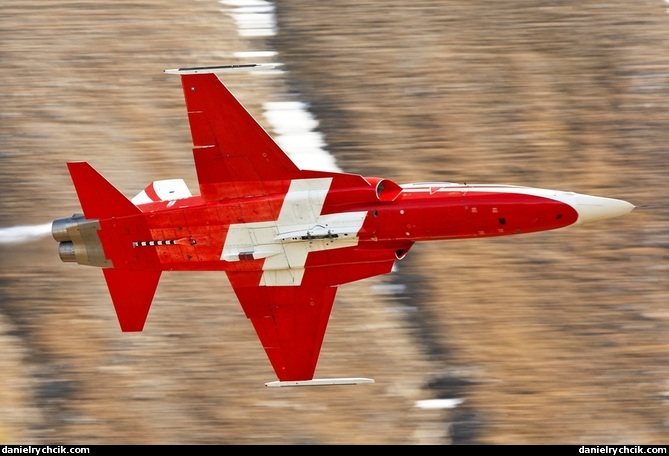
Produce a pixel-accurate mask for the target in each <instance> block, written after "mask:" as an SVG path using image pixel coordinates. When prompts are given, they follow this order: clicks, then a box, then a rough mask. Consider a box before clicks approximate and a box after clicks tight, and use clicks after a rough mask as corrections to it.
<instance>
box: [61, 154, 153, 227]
mask: <svg viewBox="0 0 669 456" xmlns="http://www.w3.org/2000/svg"><path fill="white" fill-rule="evenodd" d="M67 167H68V169H69V171H70V176H71V177H72V182H73V183H74V188H75V190H76V191H77V196H78V197H79V203H80V204H81V209H83V211H84V215H85V216H86V218H87V219H102V218H110V217H123V216H126V215H135V214H140V213H141V211H140V210H139V209H137V206H135V205H134V204H132V202H131V201H130V200H129V199H128V198H126V197H125V196H124V195H123V193H121V192H120V191H118V190H117V189H116V187H114V186H113V185H112V184H110V183H109V181H107V179H105V178H104V177H102V175H101V174H100V173H98V172H97V171H96V170H95V169H93V167H92V166H91V165H89V164H88V163H86V162H74V163H68V164H67Z"/></svg>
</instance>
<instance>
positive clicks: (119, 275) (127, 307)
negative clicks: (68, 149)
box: [67, 162, 161, 331]
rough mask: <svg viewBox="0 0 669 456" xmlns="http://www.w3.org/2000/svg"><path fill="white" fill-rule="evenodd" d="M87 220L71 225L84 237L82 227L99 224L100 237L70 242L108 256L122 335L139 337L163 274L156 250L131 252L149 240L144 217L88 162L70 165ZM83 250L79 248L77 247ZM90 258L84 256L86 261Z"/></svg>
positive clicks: (111, 291) (109, 279)
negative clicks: (128, 333)
mask: <svg viewBox="0 0 669 456" xmlns="http://www.w3.org/2000/svg"><path fill="white" fill-rule="evenodd" d="M67 166H68V169H69V170H70V176H71V177H72V182H73V183H74V187H75V189H76V191H77V195H78V196H79V202H80V203H81V208H82V209H83V212H84V217H85V220H83V221H78V220H74V219H73V220H72V223H75V224H76V225H77V226H72V227H69V229H68V231H72V232H74V233H77V232H80V231H81V229H82V227H83V224H84V223H86V222H89V223H90V220H91V219H97V221H98V224H96V225H95V228H96V230H97V231H96V232H94V233H88V235H87V236H81V237H80V236H74V237H71V239H70V242H72V243H73V244H74V248H75V250H76V249H77V248H78V249H79V250H81V251H84V252H88V251H96V252H97V251H99V250H104V256H105V257H106V258H107V259H108V260H110V262H111V264H113V266H114V267H113V268H109V267H104V268H103V269H102V272H103V273H104V277H105V280H106V282H107V288H108V289H109V294H110V295H111V299H112V302H113V303H114V309H115V311H116V316H117V317H118V321H119V324H120V325H121V330H122V331H141V330H142V329H144V323H145V322H146V317H147V316H148V314H149V308H150V307H151V302H152V301H153V296H154V295H155V293H156V289H157V287H158V281H159V280H160V275H161V271H160V269H159V264H158V263H159V261H158V258H157V256H156V254H155V252H154V251H153V250H149V249H135V248H133V240H146V239H150V236H151V231H150V229H149V226H148V223H147V221H146V218H145V217H144V216H143V214H142V212H141V211H140V210H139V209H138V208H137V206H135V205H134V204H133V203H132V202H131V201H130V200H129V199H128V198H126V197H125V196H124V195H123V194H122V193H121V192H119V191H118V190H117V189H116V188H115V187H114V186H113V185H112V184H110V183H109V181H107V180H106V179H105V178H104V177H102V176H101V175H100V174H99V173H98V172H97V171H95V169H93V167H91V165H89V164H88V163H86V162H77V163H68V164H67ZM78 244H80V245H78ZM89 256H90V255H83V257H85V258H88V257H89Z"/></svg>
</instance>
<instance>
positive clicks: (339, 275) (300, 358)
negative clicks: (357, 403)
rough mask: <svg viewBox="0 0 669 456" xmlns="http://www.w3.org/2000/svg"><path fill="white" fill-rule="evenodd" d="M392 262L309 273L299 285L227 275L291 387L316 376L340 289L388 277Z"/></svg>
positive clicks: (257, 276) (251, 275)
mask: <svg viewBox="0 0 669 456" xmlns="http://www.w3.org/2000/svg"><path fill="white" fill-rule="evenodd" d="M393 263H394V261H382V262H374V263H364V264H353V265H348V266H338V267H337V266H329V267H313V268H306V271H305V272H304V277H303V279H302V281H301V284H300V285H299V286H262V285H258V284H259V282H260V277H261V275H262V271H232V272H228V273H227V275H228V279H229V280H230V284H231V285H232V288H233V289H234V290H235V293H236V295H237V298H238V299H239V302H240V304H241V306H242V308H243V309H244V313H245V314H246V316H247V317H248V318H249V319H250V320H251V323H252V324H253V327H254V329H255V331H256V333H257V335H258V338H259V339H260V342H261V344H262V346H263V348H264V349H265V352H266V353H267V357H268V358H269V360H270V363H271V364H272V367H273V368H274V371H275V373H276V375H277V377H278V379H279V380H280V381H281V382H290V381H303V380H311V379H313V377H314V372H315V370H316V364H317V363H318V357H319V354H320V351H321V346H322V344H323V338H324V336H325V331H326V329H327V325H328V321H329V318H330V313H331V311H332V304H333V302H334V299H335V295H336V293H337V285H338V284H341V283H345V282H351V281H355V280H359V279H360V278H364V277H372V276H375V275H380V274H386V273H388V272H390V270H391V269H392V267H393ZM349 380H363V379H349ZM358 383H360V381H358Z"/></svg>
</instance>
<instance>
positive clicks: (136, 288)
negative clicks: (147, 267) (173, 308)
mask: <svg viewBox="0 0 669 456" xmlns="http://www.w3.org/2000/svg"><path fill="white" fill-rule="evenodd" d="M102 272H103V273H104V276H105V280H106V281H107V287H108V288H109V294H110V295H111V298H112V301H113V303H114V310H116V316H117V317H118V322H119V324H120V325H121V331H123V332H131V331H141V330H142V329H144V323H145V322H146V317H147V316H148V314H149V309H150V308H151V302H152V301H153V296H154V295H155V294H156V288H158V281H159V280H160V274H161V272H160V271H129V270H126V269H103V270H102Z"/></svg>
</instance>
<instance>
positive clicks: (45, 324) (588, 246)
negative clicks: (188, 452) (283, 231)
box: [0, 0, 669, 445]
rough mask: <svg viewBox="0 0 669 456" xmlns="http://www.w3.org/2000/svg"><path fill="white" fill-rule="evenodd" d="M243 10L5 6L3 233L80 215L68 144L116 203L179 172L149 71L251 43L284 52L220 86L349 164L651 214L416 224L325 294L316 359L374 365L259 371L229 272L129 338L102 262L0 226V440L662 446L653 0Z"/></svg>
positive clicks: (658, 110)
mask: <svg viewBox="0 0 669 456" xmlns="http://www.w3.org/2000/svg"><path fill="white" fill-rule="evenodd" d="M239 4H240V2H237V4H235V2H228V1H221V2H217V1H215V0H198V1H187V2H183V1H160V0H140V1H127V0H119V1H115V2H84V1H81V2H79V1H74V2H66V3H54V2H50V1H47V0H42V1H39V0H6V1H4V2H2V4H0V33H1V36H2V46H1V47H0V58H1V59H2V65H1V66H0V78H1V80H2V81H3V84H2V87H1V88H0V94H1V96H2V100H3V104H2V108H1V109H0V115H1V116H2V117H1V119H2V120H1V122H0V182H1V183H2V186H3V192H2V193H0V228H4V227H14V226H23V225H28V226H32V225H43V224H45V223H49V222H50V221H51V220H52V219H54V218H58V217H62V216H68V215H71V214H72V213H73V212H76V211H78V210H79V205H78V201H77V199H76V195H75V192H74V189H73V187H72V184H71V181H70V178H69V175H68V173H67V169H66V167H65V163H66V162H67V161H76V160H85V161H89V162H90V163H91V164H92V165H93V166H94V167H96V168H97V169H98V170H99V171H100V172H101V173H102V174H103V175H105V177H107V178H108V179H109V180H110V181H111V182H112V183H113V184H114V185H116V186H117V187H118V188H119V189H120V190H121V191H122V192H124V193H125V194H126V195H127V196H130V197H131V196H134V195H135V194H136V193H137V192H139V191H140V190H141V189H143V188H144V186H145V185H146V184H148V183H149V182H150V181H152V180H157V179H168V178H178V177H181V178H184V179H185V180H186V182H187V184H188V185H189V187H190V188H191V190H192V191H194V192H196V191H197V181H196V179H195V172H194V169H193V166H192V157H191V143H190V134H189V130H188V123H187V119H186V113H185V107H184V105H183V97H182V93H181V86H180V82H179V79H178V77H175V76H170V75H165V74H163V73H162V70H163V69H165V68H174V67H180V66H191V65H215V64H229V63H230V64H231V63H248V62H249V61H248V59H247V58H246V57H243V55H244V54H239V53H240V52H250V51H267V50H272V51H276V52H277V54H276V55H273V54H271V53H264V54H262V53H259V54H254V56H255V57H256V58H255V59H254V60H253V62H255V63H264V62H273V61H276V62H280V63H283V64H284V66H283V67H282V68H283V70H284V72H283V73H279V74H274V73H272V74H267V75H231V76H229V77H228V76H226V77H225V81H226V84H227V85H228V86H229V87H230V88H231V90H232V91H233V93H235V94H236V96H237V97H238V98H239V99H240V101H241V102H242V103H243V104H245V105H246V106H247V108H248V109H249V110H250V111H251V112H252V113H253V114H254V115H255V116H256V117H257V118H258V119H259V120H260V121H261V123H263V124H265V125H267V124H266V122H265V121H264V118H263V113H262V106H263V104H264V103H266V102H271V101H277V100H279V99H281V100H286V99H288V100H290V99H295V100H300V101H304V102H307V103H309V106H310V111H311V112H312V113H313V114H314V116H315V117H316V118H317V119H318V121H319V126H318V130H319V131H320V132H321V133H323V134H324V137H325V142H326V143H327V149H328V150H329V151H330V152H331V153H332V154H333V155H334V156H335V158H336V160H337V163H338V165H339V166H340V167H341V168H342V169H343V170H344V171H347V172H355V173H360V174H363V175H377V176H384V177H388V178H391V179H393V180H395V181H396V182H398V183H405V182H411V181H444V180H447V181H455V182H470V183H474V182H488V183H508V184H518V185H530V186H537V187H543V188H556V189H562V190H572V191H576V192H582V193H588V194H593V195H599V196H608V197H613V198H621V199H626V200H628V201H630V202H632V203H634V204H636V205H638V206H647V207H643V208H641V207H640V208H639V209H637V210H635V211H634V212H633V213H631V214H629V215H627V216H625V217H622V218H619V219H613V220H609V221H604V222H601V223H595V224H592V225H588V226H585V227H577V228H572V229H566V230H561V231H555V232H549V233H539V234H532V235H527V236H519V237H505V238H498V239H486V240H467V241H451V242H438V243H432V244H419V245H416V246H415V247H414V248H413V249H412V251H411V252H410V254H409V255H408V256H407V257H406V258H405V259H404V260H402V261H401V262H399V263H398V270H397V272H396V273H394V274H391V275H387V276H383V277H378V278H374V279H368V280H365V281H361V282H358V283H354V284H350V285H346V286H343V287H341V288H340V290H339V292H338V297H337V301H336V303H335V307H334V311H333V315H332V319H331V323H330V326H329V328H328V332H327V334H326V338H325V343H324V347H323V351H322V354H321V358H320V362H319V366H318V369H317V376H318V377H335V376H367V377H373V378H375V379H376V383H375V384H373V385H361V386H357V387H322V388H315V389H313V388H312V389H292V388H289V389H281V390H278V391H277V390H275V389H267V388H265V386H264V382H266V381H271V380H274V379H275V377H274V373H273V371H272V370H271V367H270V365H269V362H268V361H267V359H266V357H265V354H264V352H263V350H262V348H261V347H260V344H259V343H258V341H257V339H256V336H255V333H254V332H253V330H252V327H251V325H250V323H249V322H248V321H247V320H246V318H245V317H244V315H243V312H242V311H241V308H240V306H239V304H238V303H237V301H236V299H235V297H234V295H233V293H232V291H231V289H230V287H229V284H228V282H227V279H226V277H225V275H224V274H222V273H221V274H215V273H179V274H169V273H166V274H163V278H162V279H161V283H160V286H159V287H158V292H157V294H156V299H155V301H154V304H153V307H152V310H151V313H150V314H149V319H148V322H147V325H146V327H145V330H144V332H142V333H139V334H123V333H121V332H120V330H119V329H118V324H117V321H116V317H115V315H114V313H113V309H112V305H111V301H110V299H109V297H108V294H107V290H106V287H105V284H104V280H103V278H102V274H101V272H100V271H99V270H98V269H95V268H86V267H83V266H76V265H71V264H63V263H61V262H60V260H59V259H58V254H57V244H56V242H54V241H53V240H52V239H51V238H50V237H49V236H42V237H36V238H30V239H29V242H22V241H19V240H17V241H14V242H5V243H0V350H1V353H2V355H1V356H0V411H1V413H0V443H7V444H49V443H51V444H53V443H67V444H73V445H77V444H81V445H86V444H451V443H452V444H468V443H474V444H478V443H482V444H667V443H668V441H667V435H669V403H668V401H669V282H668V281H667V275H668V274H669V262H668V257H669V250H668V249H669V230H668V229H667V227H668V221H669V209H668V206H667V203H666V201H667V199H668V198H669V186H668V184H667V177H668V169H669V166H668V165H669V155H668V154H667V152H666V150H665V149H666V147H667V144H669V129H668V128H667V125H668V124H669V122H668V121H669V109H668V108H669V14H667V9H668V8H669V5H668V4H667V3H665V2H663V1H660V0H657V1H644V2H625V1H622V0H612V1H608V2H605V3H602V2H597V1H570V0H568V1H562V2H556V1H549V0H543V1H541V0H531V1H522V2H521V1H517V0H512V1H508V2H489V1H482V2H467V1H464V0H452V1H446V2H444V1H436V0H419V1H414V2H400V1H396V0H387V1H383V2H380V1H377V2H356V1H352V0H334V1H329V2H318V3H314V2H308V1H306V0H292V1H277V2H275V3H267V4H264V5H265V7H266V6H268V5H269V6H271V5H275V7H276V10H275V13H276V25H277V26H278V27H277V29H276V33H275V34H268V35H267V36H264V37H263V36H245V35H244V34H240V33H238V30H239V29H238V26H237V24H236V22H235V21H236V20H238V15H239V14H240V13H241V12H243V11H241V10H239V9H237V8H238V7H239ZM258 5H260V6H261V7H262V6H263V3H258ZM256 6H257V5H256ZM258 56H265V57H260V58H258ZM279 101H280V100H279ZM436 399H443V400H452V401H451V402H450V403H448V404H450V405H451V407H443V404H444V403H445V402H443V401H442V402H421V401H431V400H436ZM429 404H441V405H442V407H441V408H433V407H429V406H425V405H429Z"/></svg>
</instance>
